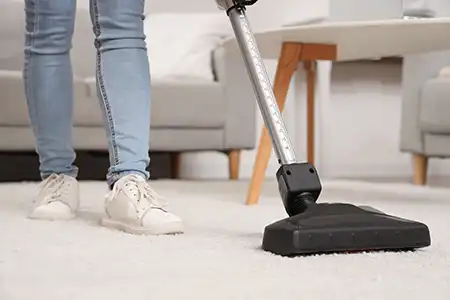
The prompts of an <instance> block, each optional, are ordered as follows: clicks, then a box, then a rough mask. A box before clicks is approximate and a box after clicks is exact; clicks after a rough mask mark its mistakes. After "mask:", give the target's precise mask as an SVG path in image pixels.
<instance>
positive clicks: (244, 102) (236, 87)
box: [213, 47, 257, 149]
mask: <svg viewBox="0 0 450 300" xmlns="http://www.w3.org/2000/svg"><path fill="white" fill-rule="evenodd" d="M213 66H214V72H215V75H216V80H217V81H218V82H219V83H220V84H221V86H222V87H223V91H224V95H225V101H226V103H225V107H226V120H225V132H224V145H225V149H245V148H247V149H253V148H254V147H255V144H256V113H257V111H256V104H257V102H256V96H255V93H254V91H253V87H252V85H251V82H250V78H249V77H248V74H247V70H246V69H245V65H244V62H243V60H242V57H241V56H239V55H236V54H235V53H234V54H231V53H228V52H227V51H226V50H225V48H223V47H219V48H217V49H216V50H215V51H214V52H213Z"/></svg>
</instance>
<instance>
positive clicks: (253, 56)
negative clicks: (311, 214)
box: [216, 0, 297, 165]
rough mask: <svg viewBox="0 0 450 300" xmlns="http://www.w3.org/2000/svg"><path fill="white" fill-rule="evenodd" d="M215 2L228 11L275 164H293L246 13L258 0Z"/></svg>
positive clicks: (219, 0)
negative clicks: (274, 154) (271, 146)
mask: <svg viewBox="0 0 450 300" xmlns="http://www.w3.org/2000/svg"><path fill="white" fill-rule="evenodd" d="M216 2H217V6H218V7H219V9H221V10H225V11H226V12H227V15H228V17H229V19H230V21H231V25H232V27H233V31H234V34H235V36H236V40H237V42H238V45H239V48H240V50H241V53H242V54H243V55H242V57H243V59H244V62H245V65H246V67H247V72H248V74H249V77H250V80H251V81H252V85H253V89H254V91H255V94H256V98H257V101H258V105H259V108H260V111H261V114H262V117H263V120H264V123H265V125H266V128H267V130H268V132H269V136H270V137H271V140H272V143H273V146H274V150H275V153H276V155H277V158H278V162H279V163H280V164H283V165H285V164H291V163H295V162H296V160H297V159H296V157H295V153H294V149H293V147H292V144H291V141H290V139H289V137H288V133H287V130H286V126H285V123H284V121H283V119H282V117H281V112H280V110H279V109H278V105H277V103H276V99H275V95H274V93H273V89H272V85H271V83H270V80H269V76H268V75H267V71H266V68H265V66H264V62H263V60H262V58H261V55H260V53H259V49H258V46H257V44H256V41H255V38H254V36H253V32H252V29H251V27H250V24H249V22H248V20H247V16H246V13H245V6H246V5H252V4H254V3H256V2H257V0H250V1H246V0H216Z"/></svg>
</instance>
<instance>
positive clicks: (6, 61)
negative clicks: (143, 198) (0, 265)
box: [0, 1, 256, 178]
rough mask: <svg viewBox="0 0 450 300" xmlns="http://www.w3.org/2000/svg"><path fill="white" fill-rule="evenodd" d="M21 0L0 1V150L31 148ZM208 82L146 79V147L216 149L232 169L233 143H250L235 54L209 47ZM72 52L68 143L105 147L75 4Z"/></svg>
mask: <svg viewBox="0 0 450 300" xmlns="http://www.w3.org/2000/svg"><path fill="white" fill-rule="evenodd" d="M23 28H24V12H23V1H16V4H11V3H10V4H8V5H6V4H5V3H1V4H0V40H1V43H0V47H1V49H0V103H1V106H0V107H1V109H0V136H1V139H0V151H27V150H34V137H33V135H32V130H31V128H30V123H29V119H28V114H27V109H26V101H25V96H24V92H23V83H22V74H21V70H22V64H23V59H22V53H23V52H22V51H23V50H22V47H23V39H24V37H23ZM211 59H212V63H211V68H212V70H213V71H214V74H215V77H216V79H215V80H214V81H211V82H209V81H208V82H205V81H199V80H183V81H172V82H158V81H153V82H152V101H153V102H152V115H151V143H150V149H151V151H164V152H171V153H174V154H175V155H174V158H178V154H179V153H182V152H186V151H220V152H223V153H226V154H228V155H229V158H230V177H231V178H236V177H237V176H238V174H237V172H238V165H237V164H238V163H239V151H240V150H242V149H252V148H254V146H255V136H256V131H255V125H256V113H255V109H256V100H255V96H254V93H253V90H252V87H251V85H250V82H249V79H248V76H247V73H246V71H245V69H244V65H243V63H242V60H241V58H240V57H239V56H236V55H234V56H231V55H228V54H227V53H226V52H225V50H224V49H222V48H220V47H219V48H218V49H216V50H215V51H214V52H213V53H211ZM72 60H73V67H74V75H75V82H74V84H75V87H76V88H75V93H76V103H75V109H74V131H73V133H74V136H73V145H74V147H75V149H77V150H88V151H89V150H106V149H107V140H106V135H105V132H104V129H103V125H102V119H101V118H102V115H101V111H100V106H99V102H98V100H97V94H96V87H95V81H94V79H93V78H94V74H95V73H94V70H95V69H94V68H95V52H94V48H93V34H92V26H91V22H90V18H89V12H88V11H87V10H85V9H84V8H78V13H77V25H76V30H75V36H74V40H73V50H72Z"/></svg>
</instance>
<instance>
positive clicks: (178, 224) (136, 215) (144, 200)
mask: <svg viewBox="0 0 450 300" xmlns="http://www.w3.org/2000/svg"><path fill="white" fill-rule="evenodd" d="M166 204H167V202H166V201H165V200H164V199H163V198H162V197H161V196H159V195H158V194H157V193H156V192H155V191H154V190H153V189H152V188H151V187H150V185H149V184H148V183H147V181H146V180H145V179H144V178H143V177H140V176H137V175H127V176H124V177H123V178H121V179H120V180H118V181H117V182H116V183H115V184H114V188H113V189H112V191H111V192H109V193H108V194H107V195H106V200H105V212H106V217H105V218H103V219H102V222H101V223H102V225H103V226H106V227H110V228H114V229H118V230H122V231H125V232H128V233H132V234H151V235H161V234H177V233H183V222H182V221H181V219H180V218H179V217H177V216H176V215H174V214H172V213H170V212H168V211H167V209H166Z"/></svg>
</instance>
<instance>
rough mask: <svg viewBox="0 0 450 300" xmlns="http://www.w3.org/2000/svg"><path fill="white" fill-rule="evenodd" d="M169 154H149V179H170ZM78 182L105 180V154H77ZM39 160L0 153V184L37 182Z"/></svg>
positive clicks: (32, 155)
mask: <svg viewBox="0 0 450 300" xmlns="http://www.w3.org/2000/svg"><path fill="white" fill-rule="evenodd" d="M170 157H171V156H170V154H169V153H151V154H150V158H151V163H150V164H151V165H150V167H151V171H152V172H151V179H154V180H155V179H165V178H172V173H171V170H172V168H171V159H170ZM76 165H77V166H78V167H79V169H80V173H79V179H80V180H105V175H106V172H107V171H108V167H109V158H108V153H106V152H78V153H77V160H76ZM38 167H39V160H38V157H37V155H36V154H35V153H34V152H0V182H8V181H38V180H40V178H39V170H38Z"/></svg>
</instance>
